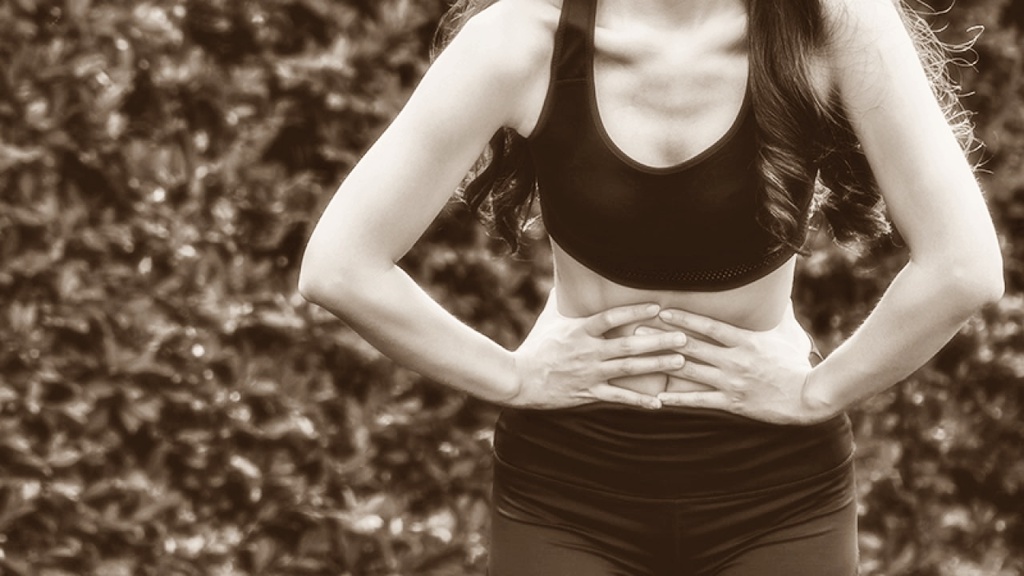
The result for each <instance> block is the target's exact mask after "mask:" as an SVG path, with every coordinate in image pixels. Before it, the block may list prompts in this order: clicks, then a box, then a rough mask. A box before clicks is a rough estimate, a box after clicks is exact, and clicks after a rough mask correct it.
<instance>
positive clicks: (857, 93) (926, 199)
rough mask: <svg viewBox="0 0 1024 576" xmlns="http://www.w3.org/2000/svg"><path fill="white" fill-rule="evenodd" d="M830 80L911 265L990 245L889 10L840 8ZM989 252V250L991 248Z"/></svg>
mask: <svg viewBox="0 0 1024 576" xmlns="http://www.w3.org/2000/svg"><path fill="white" fill-rule="evenodd" d="M831 4H832V6H833V9H835V7H836V5H839V11H840V13H839V14H838V15H837V16H836V17H835V21H834V24H833V27H834V28H835V29H836V30H837V32H836V37H835V40H834V43H833V44H834V46H833V51H832V53H833V56H832V63H833V70H834V73H833V78H834V79H835V82H836V84H837V88H838V90H839V93H840V96H841V98H842V101H843V105H844V108H845V110H846V112H847V114H848V115H849V119H850V122H851V125H852V126H853V128H854V131H855V132H856V135H857V137H858V139H859V141H860V143H861V145H862V147H863V150H864V153H865V155H866V157H867V159H868V162H869V164H870V165H871V169H872V172H873V173H874V175H875V178H876V180H877V182H878V184H879V187H880V189H881V192H882V194H883V196H884V198H885V201H886V205H887V207H888V209H889V214H890V216H891V217H892V219H893V222H894V223H895V225H896V227H897V228H898V229H899V230H900V233H901V234H902V235H903V237H904V238H905V239H906V240H907V243H908V245H909V246H910V249H911V253H912V257H919V258H928V257H930V256H931V255H933V254H934V255H940V256H941V257H947V256H948V255H949V252H950V250H961V251H963V250H965V248H964V247H967V249H969V248H970V247H971V246H978V245H979V242H978V239H979V238H982V239H985V240H988V239H989V238H994V232H993V231H992V225H991V219H990V217H989V215H988V211H987V209H986V207H985V204H984V201H983V198H982V195H981V192H980V190H979V188H978V184H977V181H976V179H975V177H974V174H973V170H972V169H971V166H970V164H969V163H968V161H967V159H966V157H965V155H964V152H963V150H962V148H961V146H960V144H959V142H958V140H957V138H956V136H955V135H954V133H953V130H952V128H951V127H950V124H949V122H948V120H947V118H946V115H945V112H944V111H943V109H942V107H941V105H940V104H939V102H938V100H937V99H936V97H935V95H934V93H933V91H932V88H931V84H930V81H929V79H928V77H927V74H926V73H925V71H924V68H923V66H922V64H921V61H920V58H919V56H918V53H917V50H916V48H915V45H914V42H913V41H912V39H911V37H910V35H909V33H908V32H907V30H906V28H905V27H904V25H903V22H902V20H901V16H900V14H899V12H898V10H897V8H896V7H895V6H894V5H893V4H892V2H891V0H856V1H849V0H837V1H835V2H832V3H831ZM986 247H987V246H986Z"/></svg>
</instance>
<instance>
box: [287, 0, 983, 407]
mask: <svg viewBox="0 0 1024 576" xmlns="http://www.w3.org/2000/svg"><path fill="white" fill-rule="evenodd" d="M822 5H823V8H824V10H825V12H826V19H827V20H828V22H827V24H828V28H829V29H830V30H832V31H833V35H834V38H832V41H831V42H830V48H829V53H827V54H823V55H820V61H819V59H816V60H815V63H816V66H815V70H816V71H817V72H819V73H818V74H817V76H819V77H820V78H819V80H820V85H821V86H820V88H821V89H822V90H828V91H830V92H834V93H836V94H838V95H839V97H840V98H841V100H842V102H843V105H844V109H845V110H846V111H847V113H848V115H849V119H850V122H851V125H852V127H853V129H854V131H855V133H856V135H857V137H858V139H859V140H860V142H861V144H862V147H863V150H864V153H865V156H866V157H867V159H868V162H869V163H870V165H871V168H872V172H873V174H874V176H875V179H876V180H877V182H878V184H879V188H880V190H881V192H882V194H883V196H884V197H885V201H886V205H887V207H888V210H889V214H890V215H891V217H892V219H893V222H894V224H895V225H896V227H897V228H898V229H899V230H900V232H901V233H902V236H903V238H904V239H905V240H906V241H907V245H908V246H909V248H910V260H909V262H908V264H907V265H906V267H905V268H904V269H903V270H902V271H901V272H900V273H899V275H897V277H896V278H895V279H894V280H893V282H892V284H891V285H890V287H889V289H888V290H887V291H886V293H885V295H884V296H883V298H882V299H881V300H880V301H879V303H878V304H877V306H876V307H875V309H874V310H873V311H872V313H871V314H870V315H869V316H868V318H867V319H866V320H865V322H864V324H863V325H862V326H861V328H860V329H858V330H857V331H856V332H855V333H854V334H853V335H852V336H851V337H850V338H849V339H847V340H846V341H845V342H844V343H843V344H842V345H841V346H840V347H839V348H837V349H836V350H834V351H833V352H832V353H831V354H830V356H829V357H828V358H827V359H826V360H825V361H824V362H822V363H821V364H819V365H817V366H816V367H814V368H813V370H812V369H811V367H810V365H809V363H808V361H807V350H808V348H809V342H808V341H807V338H806V335H805V334H804V333H803V331H802V330H801V329H800V328H799V325H798V324H797V323H796V321H795V318H794V315H793V312H792V306H791V305H790V290H791V287H792V279H793V270H794V265H793V262H792V261H791V262H789V263H787V264H786V265H784V266H782V267H781V268H780V269H778V270H776V271H775V272H773V273H771V274H769V275H767V276H765V277H764V278H762V279H761V280H758V281H756V282H754V283H751V284H749V285H747V286H743V287H741V288H738V289H736V290H730V291H725V292H714V293H688V292H674V291H638V290H632V289H630V288H626V287H623V286H620V285H616V284H614V283H612V282H609V281H607V280H605V279H603V278H601V277H600V276H598V275H597V274H594V273H593V272H592V271H589V270H587V269H586V268H584V267H583V266H581V265H579V263H577V262H575V261H573V260H572V259H571V258H569V257H567V255H566V254H564V253H563V252H562V251H560V250H559V249H558V247H557V246H555V250H554V257H555V264H556V274H555V291H554V293H555V299H554V300H555V301H551V302H549V305H548V306H546V307H545V309H544V311H543V312H542V313H541V315H540V316H539V317H538V320H537V323H536V324H535V326H534V328H533V330H531V332H530V334H528V335H527V338H526V339H525V341H524V342H523V343H522V345H521V346H520V347H519V348H517V349H516V350H511V351H510V350H506V349H504V348H503V347H501V346H499V345H497V344H496V343H495V342H493V341H491V340H490V339H488V338H486V337H484V336H483V335H481V334H480V333H478V332H476V331H475V330H473V329H472V328H471V327H468V326H466V325H464V324H462V323H461V322H459V321H458V320H457V319H455V318H454V317H452V315H451V314H449V313H448V312H447V311H445V310H444V309H442V308H441V307H440V306H439V305H438V304H437V302H435V301H434V300H433V299H431V298H430V297H429V295H428V294H426V293H425V292H424V291H423V290H422V289H421V288H420V287H419V286H417V285H416V284H415V282H413V280H412V279H411V278H409V276H408V275H407V274H405V273H404V271H402V270H401V269H400V268H399V267H398V266H397V265H396V262H398V261H399V260H400V259H401V257H402V256H403V255H404V254H405V253H406V252H407V251H408V250H409V248H410V247H411V246H412V245H413V243H415V242H416V240H417V239H419V237H420V236H421V235H422V233H423V231H424V230H425V229H426V228H427V226H428V225H429V224H430V222H431V221H432V220H433V219H434V217H435V216H436V215H437V213H438V212H439V211H440V210H441V208H442V207H443V206H444V204H445V203H446V202H447V201H448V199H449V197H450V195H451V192H452V190H453V189H455V187H456V186H457V185H458V183H459V181H460V180H461V179H462V177H463V176H464V175H465V174H466V172H467V171H468V170H469V169H470V168H471V167H472V165H473V163H474V161H475V160H476V159H477V157H478V156H479V154H480V151H481V150H482V149H483V148H484V147H485V145H486V143H487V141H488V140H489V139H490V138H491V137H492V135H493V134H494V133H495V132H496V131H497V130H499V129H500V128H502V127H508V128H512V129H514V130H516V131H518V132H519V133H520V134H522V135H524V136H525V135H529V134H530V133H531V132H532V130H533V129H534V128H535V126H536V124H537V120H538V118H539V116H540V113H541V109H542V106H543V104H544V99H545V96H546V94H547V90H548V86H549V80H550V78H549V76H550V63H551V58H552V52H553V38H554V31H555V28H556V26H557V22H558V17H559V13H560V8H561V2H560V1H559V0H500V1H499V2H496V3H495V4H493V5H492V6H490V7H489V8H487V9H485V10H484V11H483V12H481V13H480V14H478V15H477V16H475V17H473V18H472V19H471V20H470V21H469V22H468V23H467V24H466V26H465V27H464V28H463V29H462V30H461V31H460V33H459V34H458V35H457V36H456V38H455V39H454V40H453V41H452V43H451V45H450V46H449V47H448V48H447V49H446V50H445V51H444V53H442V54H441V56H440V57H439V58H438V59H437V60H436V61H435V62H434V64H433V65H432V66H431V69H430V70H429V71H428V72H427V74H426V75H425V76H424V79H423V81H422V82H421V84H420V86H419V87H418V88H417V90H416V91H415V93H414V94H413V95H412V97H411V98H410V100H409V102H408V103H407V104H406V106H405V108H403V110H402V112H401V113H400V114H399V115H398V117H397V118H396V119H395V120H394V122H393V123H392V125H391V126H390V127H389V128H388V129H387V130H386V131H385V133H384V134H383V135H382V136H381V138H380V139H379V140H378V141H377V143H375V144H374V146H373V147H372V148H371V149H370V150H369V151H368V152H367V154H366V156H364V157H363V159H362V160H361V161H360V162H359V163H358V164H357V166H356V167H355V168H354V169H353V170H352V172H351V173H350V174H349V175H348V177H347V178H346V180H345V182H343V183H342V185H341V186H340V188H339V190H338V192H337V193H336V194H335V196H334V197H333V198H332V200H331V202H330V204H328V206H327V208H326V210H325V211H324V214H323V215H322V216H321V219H320V222H319V223H318V224H317V226H316V229H315V230H314V232H313V235H312V236H311V238H310V241H309V244H308V246H307V250H306V253H305V256H304V258H303V263H302V268H301V271H300V278H299V290H300V292H301V293H302V294H303V295H304V296H305V297H306V298H307V299H309V300H310V301H312V302H315V303H317V304H320V305H321V306H323V307H324V308H326V309H328V310H330V311H331V312H333V313H334V314H336V315H338V316H339V317H341V318H343V319H345V320H346V322H348V323H349V325H351V326H352V327H353V328H354V329H356V330H357V331H358V332H359V333H360V334H361V335H362V336H363V337H365V338H366V339H367V340H368V341H369V342H370V343H371V344H373V345H374V346H376V347H377V348H378V349H380V350H381V351H382V352H384V353H385V354H387V355H388V356H389V357H391V358H393V359H394V360H395V361H397V362H399V363H401V364H404V365H406V366H409V367H411V368H413V369H414V370H417V371H419V372H420V373H422V374H424V375H426V376H428V377H430V378H433V379H435V380H437V381H439V382H442V383H444V384H447V385H450V386H452V387H454V388H457V389H459V390H464V391H466V392H468V393H471V394H474V395H477V396H479V397H481V398H485V399H487V400H491V401H494V402H499V403H503V404H506V405H510V406H518V407H529V408H539V409H552V408H563V407H569V406H578V405H582V404H588V403H594V402H616V403H620V404H625V405H630V406H638V407H646V408H652V409H653V408H658V407H660V406H662V405H673V406H689V407H697V408H709V409H717V410H727V411H730V412H733V413H736V414H740V415H743V416H747V417H751V418H756V419H759V420H763V421H766V422H774V423H787V424H792V423H811V422H815V421H820V420H823V419H825V418H828V417H830V416H831V415H834V414H836V413H837V412H839V411H841V410H843V409H845V408H846V407H848V406H850V405H851V404H852V403H854V402H856V401H858V400H860V399H863V398H865V397H867V396H870V395H872V394H874V393H877V392H879V391H881V390H884V389H885V388H888V387H889V386H891V385H892V384H894V383H895V382H897V381H899V380H900V379H902V378H904V377H906V376H907V375H908V374H910V373H911V372H912V371H913V370H916V369H917V368H918V367H920V366H921V365H922V364H923V363H924V362H926V361H927V360H928V359H929V358H931V357H932V356H933V355H934V354H935V352H936V351H938V350H939V348H941V346H942V345H944V344H945V343H946V342H947V341H948V340H949V339H950V338H951V337H952V336H953V335H954V334H955V333H956V331H957V330H958V329H959V327H960V326H961V325H962V324H963V323H964V322H965V321H966V319H967V318H968V317H970V315H971V314H973V313H974V312H975V311H976V310H977V309H978V308H979V307H981V306H982V305H984V304H986V303H988V302H991V301H993V300H995V299H997V298H999V297H1000V296H1001V294H1002V290H1003V283H1002V262H1001V256H1000V251H999V245H998V240H997V238H996V235H995V231H994V229H993V226H992V222H991V218H990V217H989V215H988V212H987V209H986V207H985V204H984V201H983V198H982V195H981V193H980V190H979V189H978V185H977V182H976V180H975V179H974V175H973V174H972V172H971V170H970V166H969V165H968V164H967V162H966V161H965V159H964V157H963V154H962V151H961V150H960V148H959V146H958V144H957V142H956V140H955V138H954V137H953V134H952V132H951V131H950V129H949V125H948V123H947V122H946V119H945V117H944V116H943V113H942V111H941V109H940V108H939V106H938V104H937V102H936V100H935V97H934V95H933V93H932V91H931V87H930V85H929V83H928V80H927V78H926V77H925V74H924V72H923V70H922V69H921V65H920V60H919V58H918V54H917V53H916V51H915V49H914V47H913V45H912V43H911V41H910V38H909V36H908V35H907V32H906V29H905V28H904V25H903V23H902V20H901V17H900V15H899V14H898V12H897V11H896V9H895V8H894V6H893V4H892V3H891V1H890V0H822ZM745 25H746V17H745V14H744V11H743V3H742V2H741V0H726V1H725V2H722V1H720V0H599V2H598V26H597V32H596V46H597V58H596V61H595V64H594V67H595V68H594V69H595V74H596V95H597V100H598V104H599V108H600V120H601V123H602V124H603V125H604V126H605V128H606V130H607V132H608V134H609V138H610V140H611V144H613V145H614V147H615V148H618V149H619V150H620V151H621V152H622V153H623V154H624V155H626V156H629V157H630V158H632V159H634V160H636V161H638V162H640V163H642V164H646V165H648V166H668V165H673V164H676V163H678V162H680V161H684V160H686V159H688V158H692V157H693V156H696V155H697V154H699V153H700V152H701V151H702V150H704V149H706V148H707V147H708V146H710V145H711V144H712V143H714V142H715V141H716V140H718V139H719V137H720V136H721V135H722V134H723V133H725V132H726V130H727V129H728V127H729V126H731V125H732V123H733V121H734V120H735V117H736V114H737V112H738V110H739V109H740V102H741V100H742V98H743V92H744V87H745V85H746V71H747V70H746V69H747V56H746V54H744V51H743V49H742V47H743V46H744V44H745V43H744V42H743V38H744V34H745ZM396 167H401V168H400V169H396ZM643 327H648V329H652V330H663V329H666V328H667V329H669V331H667V332H664V333H661V332H655V333H654V334H645V333H642V332H643V330H642V328H643ZM638 329H641V330H640V332H641V333H636V332H638ZM686 335H688V337H685V336H686ZM684 358H685V362H684Z"/></svg>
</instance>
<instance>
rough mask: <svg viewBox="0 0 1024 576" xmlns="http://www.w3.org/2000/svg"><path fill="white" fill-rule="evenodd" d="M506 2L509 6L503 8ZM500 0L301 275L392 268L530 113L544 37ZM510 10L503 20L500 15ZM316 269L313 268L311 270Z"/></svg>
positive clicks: (361, 173)
mask: <svg viewBox="0 0 1024 576" xmlns="http://www.w3.org/2000/svg"><path fill="white" fill-rule="evenodd" d="M506 4H508V5H509V6H508V7H503V6H502V5H506ZM515 7H516V6H515V5H514V3H506V2H499V3H498V4H496V5H494V6H492V7H491V8H489V9H487V10H485V11H483V12H482V13H480V14H478V15H477V16H475V17H474V18H472V19H471V20H470V21H469V22H467V24H466V25H465V27H464V28H463V29H462V30H461V31H460V32H459V34H458V35H457V36H456V37H455V38H454V39H453V40H452V42H451V44H450V45H449V46H448V47H447V48H446V49H445V50H444V51H443V52H442V53H441V54H440V55H439V56H438V58H437V59H436V60H435V61H434V62H433V64H432V65H431V66H430V68H429V69H428V71H427V72H426V74H425V75H424V77H423V79H422V80H421V82H420V84H419V86H418V87H417V88H416V90H415V91H414V92H413V94H412V96H411V97H410V99H409V101H408V102H407V103H406V105H405V106H404V107H403V109H402V111H401V112H400V113H399V114H398V116H397V117H396V118H395V119H394V121H393V122H392V123H391V125H390V126H389V127H388V128H387V129H386V130H385V131H384V133H383V134H382V135H381V137H380V138H379V139H378V140H377V142H376V143H375V144H374V145H373V146H372V147H371V148H370V150H369V151H368V152H367V153H366V155H365V156H364V157H363V158H362V159H361V160H360V161H359V162H358V163H357V165H356V166H355V167H354V168H353V169H352V171H351V172H350V173H349V175H348V176H347V177H346V179H345V181H344V182H343V183H342V185H341V186H340V188H339V189H338V191H337V192H336V193H335V195H334V197H333V198H332V199H331V201H330V203H329V204H328V206H327V208H326V209H325V211H324V213H323V215H322V216H321V218H320V221H319V222H318V224H317V226H316V228H315V229H314V231H313V234H312V236H311V238H310V241H309V245H308V246H307V250H306V256H305V257H304V260H303V268H304V269H306V271H307V272H310V271H312V272H314V273H315V274H322V273H325V272H328V273H329V272H330V270H324V269H325V268H336V267H338V266H341V265H342V264H343V262H345V261H348V262H350V263H351V262H353V261H354V259H358V262H359V263H360V265H361V266H367V265H369V266H390V265H391V264H392V263H393V262H395V261H397V260H398V259H399V258H401V257H402V255H404V254H405V253H406V252H407V251H408V250H409V248H410V247H411V246H412V244H413V243H414V242H415V241H416V240H417V239H418V238H419V237H420V236H421V235H422V233H423V231H424V230H425V229H426V228H427V226H428V225H429V224H430V222H431V221H432V220H433V219H434V218H435V217H436V215H437V214H438V212H439V211H440V210H441V208H442V207H443V206H444V204H445V203H446V202H447V200H448V199H449V198H450V196H451V194H452V193H453V191H454V190H455V189H456V187H457V186H458V184H459V182H460V181H461V180H462V178H463V177H464V176H465V174H466V173H467V171H468V170H469V169H470V168H471V167H472V165H473V163H474V162H475V161H476V159H477V158H478V157H479V155H480V153H481V152H482V151H483V149H484V148H485V146H486V144H487V142H488V140H489V139H490V138H491V137H492V136H493V135H494V133H495V132H496V131H497V130H499V129H500V128H502V127H504V126H511V125H516V124H517V123H518V122H519V121H520V118H521V117H522V116H523V114H524V111H523V107H524V93H525V91H526V89H527V87H528V86H529V85H530V82H531V81H532V80H533V79H534V77H535V76H536V70H538V69H540V70H543V67H542V66H541V62H540V59H541V53H542V51H543V47H544V45H543V39H542V37H541V35H540V34H539V31H538V30H537V29H536V28H537V27H536V26H531V21H530V19H529V17H528V16H522V15H517V14H509V12H510V11H512V10H514V9H515ZM502 11H504V13H503V12H502ZM310 268H312V269H313V270H309V269H310Z"/></svg>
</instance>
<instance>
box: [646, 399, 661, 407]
mask: <svg viewBox="0 0 1024 576" xmlns="http://www.w3.org/2000/svg"><path fill="white" fill-rule="evenodd" d="M647 408H649V409H651V410H657V409H658V408H661V400H659V399H657V398H655V399H654V400H651V401H650V402H648V403H647Z"/></svg>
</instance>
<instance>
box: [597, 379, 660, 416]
mask: <svg viewBox="0 0 1024 576" xmlns="http://www.w3.org/2000/svg"><path fill="white" fill-rule="evenodd" d="M590 393H591V394H592V395H593V396H594V398H595V399H597V400H602V401H604V402H615V403H617V404H627V405H629V406H636V407H638V408H647V409H648V410H657V409H658V408H661V401H660V400H658V399H657V398H656V397H654V396H648V395H647V394H641V393H639V392H636V391H634V390H629V389H627V388H620V387H619V386H612V385H611V384H598V385H597V386H594V387H593V388H591V389H590Z"/></svg>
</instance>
